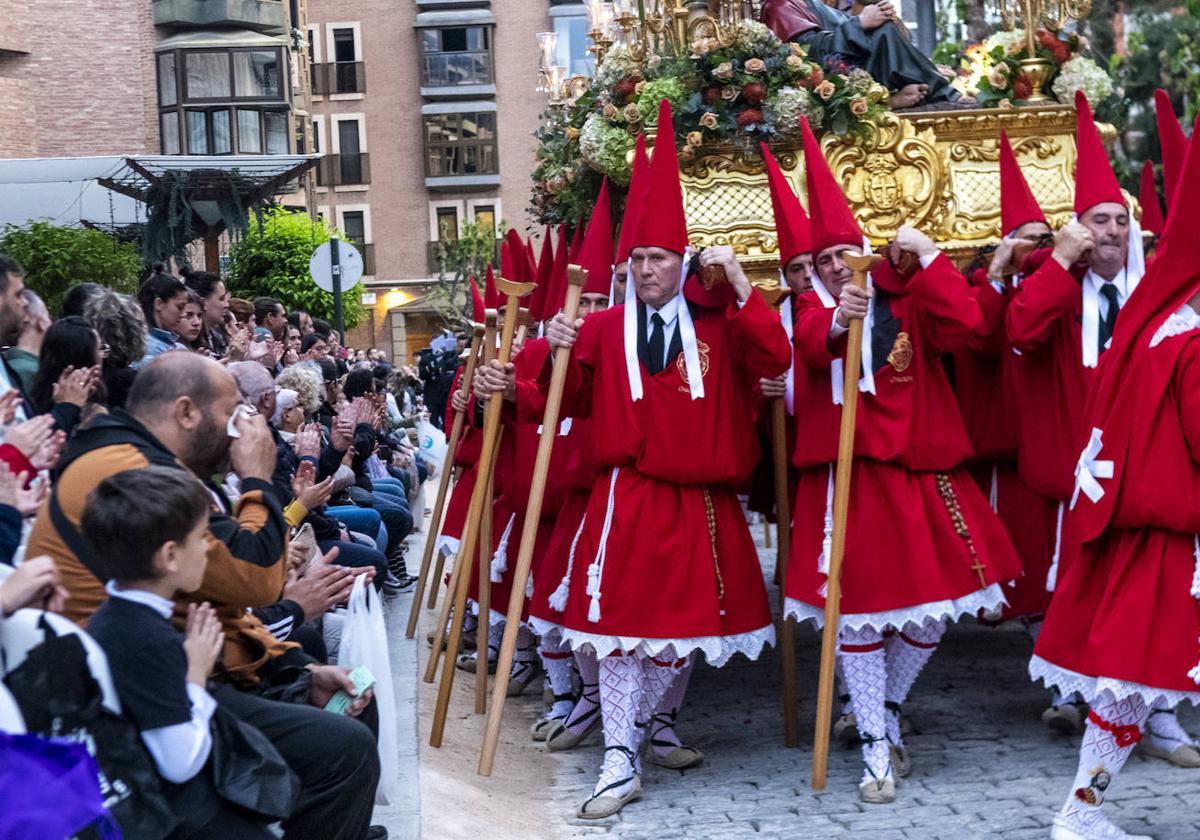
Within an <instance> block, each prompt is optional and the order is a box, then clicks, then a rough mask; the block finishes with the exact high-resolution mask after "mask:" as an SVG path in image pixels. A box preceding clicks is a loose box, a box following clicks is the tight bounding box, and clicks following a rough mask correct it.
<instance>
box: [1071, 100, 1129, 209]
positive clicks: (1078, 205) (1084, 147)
mask: <svg viewBox="0 0 1200 840" xmlns="http://www.w3.org/2000/svg"><path fill="white" fill-rule="evenodd" d="M1075 111H1076V113H1075V149H1076V152H1077V154H1078V158H1077V160H1076V162H1075V215H1076V216H1082V215H1083V214H1084V213H1085V212H1087V211H1088V210H1090V209H1091V208H1093V207H1095V206H1096V205H1097V204H1104V203H1105V202H1109V201H1111V202H1115V203H1116V204H1124V203H1125V196H1123V195H1122V194H1121V185H1120V184H1118V183H1117V176H1116V175H1114V174H1113V170H1112V164H1110V163H1109V162H1108V153H1107V152H1105V151H1104V143H1103V141H1101V139H1100V132H1099V131H1097V130H1096V121H1095V120H1094V119H1093V118H1092V106H1090V105H1088V101H1087V97H1086V96H1084V95H1083V91H1081V90H1077V91H1075Z"/></svg>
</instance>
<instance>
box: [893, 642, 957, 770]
mask: <svg viewBox="0 0 1200 840" xmlns="http://www.w3.org/2000/svg"><path fill="white" fill-rule="evenodd" d="M945 632H946V622H944V621H938V622H935V623H933V624H926V625H923V626H922V627H914V626H913V625H911V624H910V625H908V626H907V627H906V628H905V629H904V630H902V631H900V632H898V633H893V634H892V635H891V636H889V637H888V638H887V641H886V642H885V643H884V645H885V650H886V651H887V654H886V659H887V690H886V691H885V692H884V700H885V703H886V707H887V739H888V741H890V742H891V743H893V744H895V745H896V746H898V747H899V746H903V744H904V739H903V738H902V737H901V736H900V707H901V705H903V703H904V701H905V700H907V699H908V693H909V692H910V691H912V687H913V683H915V682H916V681H917V677H918V676H919V675H920V673H921V670H922V669H923V668H924V667H925V664H926V663H927V662H928V661H929V658H930V657H931V656H933V652H934V650H936V649H937V644H938V641H940V640H941V638H942V635H943V634H944V633H945Z"/></svg>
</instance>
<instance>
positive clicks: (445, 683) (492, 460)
mask: <svg viewBox="0 0 1200 840" xmlns="http://www.w3.org/2000/svg"><path fill="white" fill-rule="evenodd" d="M535 285H536V284H535V283H514V282H512V281H511V280H505V279H504V278H503V277H497V278H496V288H497V289H498V290H499V291H500V293H501V294H503V295H505V296H506V297H507V303H506V305H505V309H504V327H503V329H502V330H501V331H500V351H499V353H498V354H497V356H496V361H498V362H500V364H502V365H507V364H508V360H509V356H511V355H512V345H513V334H514V333H515V332H516V329H517V307H518V305H519V304H518V299H519V298H520V297H521V295H524V294H528V293H529V292H531V291H532V290H533V288H534V286H535ZM503 403H504V400H503V399H501V398H500V397H495V398H493V399H490V400H488V403H487V407H486V408H485V409H484V413H483V451H482V453H480V456H479V475H478V478H476V483H475V490H474V492H473V493H472V494H471V510H470V512H469V514H468V516H467V524H466V528H465V529H464V531H463V541H462V546H461V548H460V549H459V553H458V556H459V557H460V558H467V559H465V560H461V561H460V562H457V563H455V564H454V565H455V568H456V569H459V570H462V571H461V573H460V574H459V576H458V581H457V582H456V583H457V586H456V587H455V589H454V615H453V616H452V617H451V620H450V640H449V642H447V643H446V657H445V662H444V663H443V665H442V681H441V684H440V685H439V686H438V696H437V705H436V706H435V707H434V710H433V729H432V731H431V732H430V733H429V746H431V747H440V746H441V745H442V735H443V734H445V731H446V714H447V713H448V712H449V710H450V690H451V689H452V688H453V687H454V672H455V667H454V653H456V652H457V651H458V646H459V643H460V642H461V641H462V626H463V612H464V611H465V610H466V608H467V584H468V583H469V582H470V580H471V574H470V571H469V570H470V568H471V562H470V560H471V558H473V557H474V556H475V548H476V541H477V540H478V539H479V525H480V522H481V520H482V518H483V502H484V498H485V497H486V495H487V485H488V482H489V481H490V480H491V475H492V469H493V468H494V467H495V465H496V449H497V446H498V444H499V437H500V434H499V433H500V410H501V409H502V408H503ZM522 585H524V584H522ZM522 594H524V592H522ZM447 600H449V598H447ZM476 644H477V646H478V637H476ZM485 646H486V645H485ZM432 658H433V657H432V656H431V657H430V659H431V661H432ZM485 665H486V660H485Z"/></svg>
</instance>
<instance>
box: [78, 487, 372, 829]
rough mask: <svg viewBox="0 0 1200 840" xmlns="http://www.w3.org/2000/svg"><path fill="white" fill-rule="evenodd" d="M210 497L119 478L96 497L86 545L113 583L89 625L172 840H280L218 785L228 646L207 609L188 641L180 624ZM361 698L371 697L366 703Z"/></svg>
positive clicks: (89, 510) (191, 616) (191, 623)
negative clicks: (162, 785)
mask: <svg viewBox="0 0 1200 840" xmlns="http://www.w3.org/2000/svg"><path fill="white" fill-rule="evenodd" d="M208 504H209V500H208V494H207V492H205V490H204V486H203V485H202V484H200V482H198V481H197V480H196V479H195V478H192V477H191V476H189V475H188V474H187V473H185V472H183V471H181V470H175V469H169V468H167V467H147V468H145V469H136V470H127V471H125V472H120V473H117V474H116V475H114V476H110V477H109V478H106V479H105V480H104V481H102V482H101V483H100V484H99V486H97V487H96V489H95V490H93V491H92V493H91V495H90V496H89V497H88V501H87V507H86V508H85V509H84V512H83V523H82V525H83V528H82V530H83V537H84V539H85V540H86V541H87V544H88V547H89V548H90V549H91V552H92V554H93V556H94V557H95V558H96V561H97V563H99V564H100V565H101V566H103V567H104V568H105V569H106V570H107V572H108V574H109V575H110V579H109V581H108V585H107V586H106V589H107V591H108V594H109V599H108V601H106V602H105V603H104V604H102V605H101V606H100V609H98V610H96V612H95V614H94V615H93V616H92V618H91V620H90V621H89V622H88V628H87V629H88V632H89V633H90V634H91V636H92V638H94V639H95V640H96V641H97V642H98V643H99V645H100V647H102V648H103V649H104V653H105V655H106V656H107V657H108V667H109V671H110V672H111V673H112V678H113V684H114V685H115V686H116V689H117V696H118V697H119V698H120V700H121V710H122V713H123V714H124V716H125V717H127V718H129V719H130V720H131V721H132V722H133V724H134V725H135V726H136V727H137V728H138V732H139V733H140V735H141V738H142V743H143V744H145V746H146V750H147V752H149V753H150V756H151V758H152V759H153V760H154V766H155V767H156V768H157V769H158V773H159V775H160V776H162V778H163V779H164V780H165V781H166V782H168V783H169V784H168V785H167V787H166V789H165V791H164V792H165V794H166V796H167V800H168V802H169V803H170V804H171V810H172V811H173V812H174V813H175V816H176V817H177V818H178V819H179V821H180V825H179V826H178V827H177V828H176V830H175V831H174V832H173V833H172V834H171V837H172V840H188V838H205V837H246V838H263V840H266V839H267V838H270V837H273V836H274V835H272V834H271V833H270V832H268V831H267V830H266V829H265V828H264V827H263V826H262V825H261V824H260V823H259V822H257V821H256V820H254V819H252V818H250V816H249V815H247V814H245V812H242V811H241V809H239V808H238V807H237V806H235V805H231V804H229V803H226V802H225V801H224V800H223V799H221V797H220V795H219V794H218V793H217V791H216V788H215V787H214V786H213V783H212V778H211V773H212V771H211V770H210V769H208V768H209V758H210V756H211V754H212V749H213V736H212V730H211V727H210V723H211V720H212V716H213V713H214V712H215V711H216V707H217V703H216V701H215V700H214V699H213V697H212V695H211V694H209V693H208V688H207V686H208V675H209V673H210V672H211V671H212V669H213V666H214V664H215V663H216V661H217V657H218V656H219V655H220V653H221V648H222V643H223V639H224V637H223V636H222V633H221V622H220V621H219V620H218V619H217V614H216V612H214V611H213V608H212V607H211V606H210V605H209V604H207V603H202V604H191V605H190V606H189V608H188V614H187V625H186V633H180V632H179V631H178V630H176V629H175V628H174V627H173V626H172V625H171V615H172V614H173V613H174V611H175V603H174V600H175V597H176V595H178V594H180V593H189V592H194V591H195V590H196V589H198V588H199V587H200V585H201V583H202V581H203V580H204V569H205V566H206V565H207V564H208V552H207V546H206V544H205V543H206V535H207V533H208ZM360 699H361V698H360Z"/></svg>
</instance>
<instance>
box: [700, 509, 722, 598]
mask: <svg viewBox="0 0 1200 840" xmlns="http://www.w3.org/2000/svg"><path fill="white" fill-rule="evenodd" d="M700 492H702V493H703V494H704V513H705V515H706V516H707V517H708V541H709V543H710V544H711V545H712V556H713V571H715V572H716V573H717V600H718V601H720V600H722V599H723V598H724V597H725V580H724V578H722V577H721V564H720V563H719V562H718V561H717V513H716V511H715V510H714V509H713V501H712V493H710V492H709V491H708V488H707V487H705V488H704V489H703V490H701V491H700Z"/></svg>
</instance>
